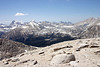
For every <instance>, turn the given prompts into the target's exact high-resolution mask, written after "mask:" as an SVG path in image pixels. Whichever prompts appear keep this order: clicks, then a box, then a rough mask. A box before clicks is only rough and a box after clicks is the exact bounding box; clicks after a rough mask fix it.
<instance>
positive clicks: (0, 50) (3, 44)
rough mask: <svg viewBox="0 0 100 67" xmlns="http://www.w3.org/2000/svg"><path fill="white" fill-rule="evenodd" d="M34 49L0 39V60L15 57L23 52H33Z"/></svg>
mask: <svg viewBox="0 0 100 67" xmlns="http://www.w3.org/2000/svg"><path fill="white" fill-rule="evenodd" d="M33 49H35V47H32V46H27V45H25V44H23V43H19V42H15V41H11V40H7V39H0V59H3V58H9V57H12V56H16V55H18V54H20V53H22V52H25V50H33Z"/></svg>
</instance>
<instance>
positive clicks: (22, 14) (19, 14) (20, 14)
mask: <svg viewBox="0 0 100 67" xmlns="http://www.w3.org/2000/svg"><path fill="white" fill-rule="evenodd" d="M25 15H28V14H24V13H16V14H15V16H25Z"/></svg>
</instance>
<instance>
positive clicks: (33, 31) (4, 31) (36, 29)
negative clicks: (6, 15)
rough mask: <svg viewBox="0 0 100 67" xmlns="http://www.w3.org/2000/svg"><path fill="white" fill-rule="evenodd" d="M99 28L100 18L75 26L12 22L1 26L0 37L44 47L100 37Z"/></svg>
mask: <svg viewBox="0 0 100 67" xmlns="http://www.w3.org/2000/svg"><path fill="white" fill-rule="evenodd" d="M99 27H100V18H88V19H86V20H84V21H81V22H78V23H75V24H73V23H71V22H62V21H61V22H60V23H55V22H48V21H43V22H36V21H30V22H27V23H22V22H17V21H12V23H11V24H10V25H8V26H6V25H4V24H0V36H1V38H7V39H10V40H14V41H18V42H22V43H25V44H27V45H32V46H38V47H43V46H48V45H51V44H54V43H57V42H62V41H66V40H73V39H78V38H94V37H100V34H99V33H100V32H99V30H100V29H99Z"/></svg>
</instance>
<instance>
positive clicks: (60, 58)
mask: <svg viewBox="0 0 100 67" xmlns="http://www.w3.org/2000/svg"><path fill="white" fill-rule="evenodd" d="M70 61H75V56H74V55H73V54H60V55H56V56H54V57H53V59H52V60H51V63H50V64H51V65H57V64H65V63H69V62H70Z"/></svg>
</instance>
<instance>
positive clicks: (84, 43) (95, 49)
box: [0, 38, 100, 67]
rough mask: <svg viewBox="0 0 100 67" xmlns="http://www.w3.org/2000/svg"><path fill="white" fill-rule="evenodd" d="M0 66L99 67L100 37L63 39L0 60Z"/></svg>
mask: <svg viewBox="0 0 100 67" xmlns="http://www.w3.org/2000/svg"><path fill="white" fill-rule="evenodd" d="M0 67H100V38H92V39H78V40H73V41H65V42H61V43H57V44H53V45H51V46H47V47H44V48H37V49H35V50H32V51H26V52H24V53H22V54H19V55H17V56H15V57H11V58H8V59H3V60H1V61H0Z"/></svg>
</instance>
